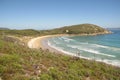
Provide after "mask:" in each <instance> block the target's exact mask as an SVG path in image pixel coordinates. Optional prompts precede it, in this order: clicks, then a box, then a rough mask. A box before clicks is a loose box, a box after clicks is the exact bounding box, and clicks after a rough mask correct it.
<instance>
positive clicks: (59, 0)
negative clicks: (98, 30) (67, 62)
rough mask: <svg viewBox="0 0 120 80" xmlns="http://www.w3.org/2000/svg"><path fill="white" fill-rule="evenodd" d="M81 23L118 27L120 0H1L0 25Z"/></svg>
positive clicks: (22, 26) (44, 26)
mask: <svg viewBox="0 0 120 80" xmlns="http://www.w3.org/2000/svg"><path fill="white" fill-rule="evenodd" d="M82 23H92V24H96V25H99V26H102V27H105V28H108V27H120V0H0V27H7V28H11V29H27V28H32V29H52V28H57V27H62V26H67V25H75V24H82Z"/></svg>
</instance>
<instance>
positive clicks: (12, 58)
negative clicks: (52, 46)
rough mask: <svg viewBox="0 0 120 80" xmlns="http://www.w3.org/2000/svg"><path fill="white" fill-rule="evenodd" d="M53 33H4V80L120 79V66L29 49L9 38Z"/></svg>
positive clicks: (0, 63) (0, 62)
mask: <svg viewBox="0 0 120 80" xmlns="http://www.w3.org/2000/svg"><path fill="white" fill-rule="evenodd" d="M67 29H68V28H67ZM55 30H57V29H55ZM49 31H52V30H48V31H35V30H1V31H0V79H1V80H120V68H118V67H115V66H112V65H107V64H105V63H101V62H96V61H94V60H85V59H81V58H78V57H71V56H67V55H62V54H59V53H51V52H49V50H42V49H39V50H37V49H29V48H28V47H27V46H26V45H23V44H21V43H22V42H20V40H19V39H18V38H14V37H9V35H12V36H15V37H16V36H17V37H18V36H20V37H21V36H22V37H24V36H36V35H37V36H38V35H46V34H48V33H49ZM53 31H54V30H53ZM29 32H30V33H29ZM8 34H9V35H8ZM49 34H53V33H52V32H50V33H49ZM19 43H20V44H19Z"/></svg>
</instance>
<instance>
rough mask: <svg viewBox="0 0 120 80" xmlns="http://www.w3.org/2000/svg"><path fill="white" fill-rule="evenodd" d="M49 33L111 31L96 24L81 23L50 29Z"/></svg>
mask: <svg viewBox="0 0 120 80" xmlns="http://www.w3.org/2000/svg"><path fill="white" fill-rule="evenodd" d="M48 32H49V33H52V34H106V33H110V31H108V30H106V29H104V28H102V27H100V26H97V25H94V24H79V25H72V26H65V27H62V28H56V29H53V30H49V31H48Z"/></svg>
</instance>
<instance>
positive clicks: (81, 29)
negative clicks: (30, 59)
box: [0, 24, 110, 36]
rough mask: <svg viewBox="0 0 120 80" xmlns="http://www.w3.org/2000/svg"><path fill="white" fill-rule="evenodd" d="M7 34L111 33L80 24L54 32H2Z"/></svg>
mask: <svg viewBox="0 0 120 80" xmlns="http://www.w3.org/2000/svg"><path fill="white" fill-rule="evenodd" d="M2 33H5V34H9V35H22V36H35V35H36V36H37V35H48V34H49V35H52V34H79V35H80V34H87V35H89V34H94V35H96V34H107V33H110V31H108V30H106V29H104V28H102V27H100V26H97V25H94V24H79V25H72V26H65V27H61V28H56V29H52V30H33V29H25V30H0V34H2Z"/></svg>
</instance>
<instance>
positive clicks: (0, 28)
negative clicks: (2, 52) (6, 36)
mask: <svg viewBox="0 0 120 80" xmlns="http://www.w3.org/2000/svg"><path fill="white" fill-rule="evenodd" d="M0 30H10V29H9V28H3V27H0Z"/></svg>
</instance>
